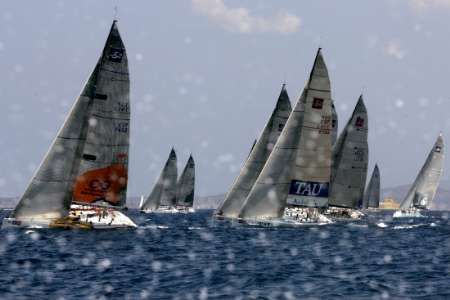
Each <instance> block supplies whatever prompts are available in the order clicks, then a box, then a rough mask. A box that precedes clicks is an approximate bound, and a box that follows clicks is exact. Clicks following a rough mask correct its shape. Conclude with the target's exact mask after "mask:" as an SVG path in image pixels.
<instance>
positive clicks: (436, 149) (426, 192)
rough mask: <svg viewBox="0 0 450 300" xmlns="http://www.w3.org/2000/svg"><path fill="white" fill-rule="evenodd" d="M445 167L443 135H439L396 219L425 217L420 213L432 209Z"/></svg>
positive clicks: (395, 215)
mask: <svg viewBox="0 0 450 300" xmlns="http://www.w3.org/2000/svg"><path fill="white" fill-rule="evenodd" d="M443 165H444V141H443V139H442V134H439V136H438V138H437V140H436V142H435V143H434V145H433V148H432V149H431V151H430V153H429V154H428V157H427V160H426V161H425V164H424V165H423V166H422V169H421V170H420V172H419V174H418V175H417V177H416V180H414V183H413V185H412V186H411V188H410V190H409V191H408V194H407V195H406V197H405V199H403V201H402V203H401V204H400V210H398V211H396V212H395V213H394V218H401V217H423V215H422V214H421V213H420V212H421V211H422V210H426V209H429V208H430V207H431V203H432V202H433V199H434V196H435V195H436V191H437V188H438V186H439V182H440V180H441V175H442V171H443Z"/></svg>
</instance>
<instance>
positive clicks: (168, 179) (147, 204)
mask: <svg viewBox="0 0 450 300" xmlns="http://www.w3.org/2000/svg"><path fill="white" fill-rule="evenodd" d="M177 172H178V171H177V155H176V153H175V150H174V149H173V148H172V150H170V154H169V158H168V159H167V161H166V163H165V165H164V168H163V169H162V171H161V174H160V176H159V178H158V181H157V182H156V184H155V186H154V187H153V190H152V192H151V193H150V195H149V196H148V197H147V199H146V200H145V201H144V203H143V204H142V206H141V207H140V208H139V209H140V210H141V212H144V213H151V212H155V211H158V212H167V213H176V212H178V210H177V209H176V207H175V205H176V189H177V176H178V173H177Z"/></svg>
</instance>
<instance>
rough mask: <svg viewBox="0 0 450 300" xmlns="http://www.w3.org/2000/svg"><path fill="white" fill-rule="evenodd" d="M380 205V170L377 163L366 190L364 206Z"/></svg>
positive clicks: (374, 206) (376, 206)
mask: <svg viewBox="0 0 450 300" xmlns="http://www.w3.org/2000/svg"><path fill="white" fill-rule="evenodd" d="M379 206H380V170H379V169H378V165H377V164H375V168H374V169H373V172H372V176H371V177H370V181H369V184H368V185H367V189H366V192H365V193H364V199H363V208H364V209H367V208H378V207H379Z"/></svg>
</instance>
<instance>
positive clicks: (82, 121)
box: [11, 68, 97, 222]
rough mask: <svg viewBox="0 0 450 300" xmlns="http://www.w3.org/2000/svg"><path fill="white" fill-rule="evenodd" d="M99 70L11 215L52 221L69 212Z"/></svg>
mask: <svg viewBox="0 0 450 300" xmlns="http://www.w3.org/2000/svg"><path fill="white" fill-rule="evenodd" d="M96 73H97V68H96V69H95V70H94V71H93V73H92V74H91V75H90V77H89V79H88V81H87V83H86V84H85V86H84V88H83V90H82V92H81V94H80V95H79V96H78V98H77V99H76V101H75V103H74V105H73V107H72V109H71V111H70V113H69V115H68V116H67V118H66V120H65V122H64V124H63V125H62V127H61V129H60V130H59V132H58V134H57V136H56V138H55V140H54V141H53V143H52V145H51V146H50V148H49V150H48V152H47V154H46V155H45V157H44V159H43V160H42V162H41V164H40V166H39V168H38V169H37V171H36V173H35V174H34V176H33V178H32V180H31V182H30V183H29V185H28V187H27V188H26V190H25V192H24V193H23V195H22V197H21V198H20V200H19V203H18V204H17V206H16V208H15V209H14V211H13V213H12V215H11V217H13V218H16V219H19V220H20V219H33V220H41V221H45V220H48V222H50V221H51V220H53V219H57V218H61V217H64V216H66V215H67V214H68V212H69V209H70V203H71V199H72V192H71V191H72V189H71V187H72V183H73V181H74V176H75V175H76V173H77V168H78V165H79V162H80V158H81V153H82V151H83V146H84V141H85V140H86V134H87V123H88V122H87V121H88V118H89V112H90V109H91V107H92V101H91V100H92V95H93V94H94V90H95V80H96Z"/></svg>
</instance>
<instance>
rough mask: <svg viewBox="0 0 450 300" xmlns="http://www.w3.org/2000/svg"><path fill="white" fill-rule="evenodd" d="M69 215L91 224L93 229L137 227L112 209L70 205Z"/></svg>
mask: <svg viewBox="0 0 450 300" xmlns="http://www.w3.org/2000/svg"><path fill="white" fill-rule="evenodd" d="M70 215H71V216H77V217H80V221H81V222H86V223H89V224H92V227H93V228H94V229H115V228H130V227H133V228H135V227H137V225H136V224H135V223H134V222H133V221H132V220H131V219H130V218H129V217H128V216H126V215H125V214H123V213H122V212H120V211H118V210H115V209H113V208H103V207H93V206H85V205H77V204H72V205H71V206H70Z"/></svg>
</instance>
